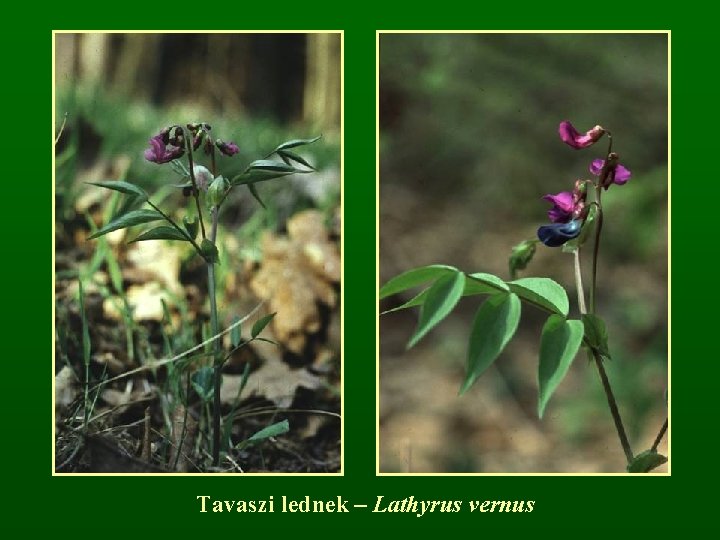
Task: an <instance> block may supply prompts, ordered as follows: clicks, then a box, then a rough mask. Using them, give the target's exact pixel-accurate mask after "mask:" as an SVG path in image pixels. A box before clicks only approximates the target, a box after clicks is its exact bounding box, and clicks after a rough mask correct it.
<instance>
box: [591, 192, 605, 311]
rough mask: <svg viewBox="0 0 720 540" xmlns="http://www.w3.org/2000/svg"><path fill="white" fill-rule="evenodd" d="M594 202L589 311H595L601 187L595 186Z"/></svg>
mask: <svg viewBox="0 0 720 540" xmlns="http://www.w3.org/2000/svg"><path fill="white" fill-rule="evenodd" d="M595 202H596V203H597V217H596V218H595V221H596V224H595V245H594V246H593V260H592V284H591V285H590V313H593V314H594V313H595V293H596V291H597V263H598V254H599V253H600V233H601V232H602V226H603V209H602V187H600V186H599V185H598V186H596V187H595Z"/></svg>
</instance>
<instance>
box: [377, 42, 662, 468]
mask: <svg viewBox="0 0 720 540" xmlns="http://www.w3.org/2000/svg"><path fill="white" fill-rule="evenodd" d="M377 39H378V48H379V53H378V90H377V92H378V126H379V128H378V129H379V135H378V203H379V204H378V286H379V292H378V313H379V323H378V334H379V337H378V340H379V343H378V348H379V354H378V365H377V377H378V378H377V391H378V404H377V405H378V406H377V410H378V417H377V423H378V426H377V437H378V441H377V443H378V444H377V446H378V455H377V472H378V474H381V475H382V474H637V473H639V474H644V473H650V474H655V475H658V474H660V475H669V474H670V459H669V458H670V456H669V452H670V448H669V447H670V442H669V441H670V430H669V427H668V426H669V417H670V399H671V398H670V356H669V354H670V353H669V339H670V320H669V319H670V317H669V305H670V290H669V279H668V275H669V264H670V244H669V237H670V234H669V230H670V220H669V204H670V183H671V182H670V168H669V163H670V136H669V133H670V130H669V128H670V126H669V123H670V122H669V119H670V115H669V108H670V84H669V81H670V64H669V51H670V33H669V32H668V31H653V32H630V31H628V32H622V33H618V32H591V33H589V32H582V31H577V32H562V33H560V32H532V33H530V32H462V33H445V32H433V33H427V32H425V33H415V32H379V33H378V36H377Z"/></svg>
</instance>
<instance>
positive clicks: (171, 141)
mask: <svg viewBox="0 0 720 540" xmlns="http://www.w3.org/2000/svg"><path fill="white" fill-rule="evenodd" d="M186 127H187V129H188V131H189V132H190V135H191V136H192V149H193V150H197V149H199V148H200V146H201V145H202V147H203V151H204V152H205V153H206V154H207V155H212V154H213V153H214V151H215V148H217V149H218V150H219V151H220V153H222V154H224V155H226V156H234V155H235V154H237V153H238V152H239V151H240V149H239V148H238V145H237V144H235V143H234V142H232V141H230V142H225V141H223V140H221V139H217V140H216V141H213V140H212V139H211V138H210V130H211V129H212V128H211V127H210V124H207V123H205V122H195V123H191V124H187V126H186ZM183 154H185V135H184V131H183V128H182V127H180V126H170V127H167V128H164V129H162V130H161V131H160V133H158V134H157V135H155V136H154V137H153V138H152V139H150V148H148V149H147V150H145V159H147V160H148V161H152V162H153V163H157V164H162V163H168V162H170V161H172V160H174V159H177V158H179V157H182V156H183Z"/></svg>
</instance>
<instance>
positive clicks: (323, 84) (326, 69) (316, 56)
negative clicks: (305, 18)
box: [303, 34, 342, 129]
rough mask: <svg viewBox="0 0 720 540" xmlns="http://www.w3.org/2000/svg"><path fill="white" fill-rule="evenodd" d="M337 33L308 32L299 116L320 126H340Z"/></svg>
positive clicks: (338, 42) (339, 65) (322, 127)
mask: <svg viewBox="0 0 720 540" xmlns="http://www.w3.org/2000/svg"><path fill="white" fill-rule="evenodd" d="M341 61H342V60H341V51H340V35H339V34H308V39H307V68H306V77H305V95H304V100H303V119H304V120H306V121H308V122H312V123H314V124H316V125H318V126H320V128H321V129H327V128H332V127H337V126H339V125H340V100H341V96H340V72H341V69H342V67H341Z"/></svg>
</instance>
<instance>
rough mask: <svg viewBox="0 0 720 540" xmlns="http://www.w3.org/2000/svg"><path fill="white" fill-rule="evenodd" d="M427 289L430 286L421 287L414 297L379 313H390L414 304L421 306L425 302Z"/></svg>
mask: <svg viewBox="0 0 720 540" xmlns="http://www.w3.org/2000/svg"><path fill="white" fill-rule="evenodd" d="M429 290H430V287H428V288H427V289H423V290H422V291H420V292H419V293H418V294H417V295H415V297H413V298H412V299H410V300H408V301H407V302H405V303H404V304H402V305H401V306H398V307H394V308H392V309H387V310H385V311H383V312H382V313H380V315H385V314H387V313H392V312H394V311H400V310H401V309H406V308H411V307H415V306H422V305H423V304H424V303H425V299H426V298H427V294H428V291H429Z"/></svg>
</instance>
